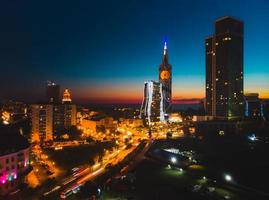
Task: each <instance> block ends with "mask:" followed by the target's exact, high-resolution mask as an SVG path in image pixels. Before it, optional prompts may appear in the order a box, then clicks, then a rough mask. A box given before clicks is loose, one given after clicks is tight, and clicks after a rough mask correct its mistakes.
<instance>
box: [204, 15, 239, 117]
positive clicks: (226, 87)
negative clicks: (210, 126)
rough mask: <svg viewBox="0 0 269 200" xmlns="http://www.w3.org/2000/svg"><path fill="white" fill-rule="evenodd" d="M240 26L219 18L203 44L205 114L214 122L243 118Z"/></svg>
mask: <svg viewBox="0 0 269 200" xmlns="http://www.w3.org/2000/svg"><path fill="white" fill-rule="evenodd" d="M243 26H244V25H243V22H241V21H238V20H236V19H234V18H231V17H223V18H221V19H218V20H217V21H216V22H215V34H214V35H213V36H210V37H208V38H207V39H206V41H205V49H206V113H207V115H211V116H214V117H215V118H220V119H221V118H222V119H233V118H240V117H243V116H244V103H243V102H244V95H243V39H244V38H243V34H244V33H243Z"/></svg>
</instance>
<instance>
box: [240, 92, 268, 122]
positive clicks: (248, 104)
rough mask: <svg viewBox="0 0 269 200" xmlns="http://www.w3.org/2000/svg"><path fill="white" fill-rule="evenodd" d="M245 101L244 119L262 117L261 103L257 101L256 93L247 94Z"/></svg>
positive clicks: (257, 95)
mask: <svg viewBox="0 0 269 200" xmlns="http://www.w3.org/2000/svg"><path fill="white" fill-rule="evenodd" d="M244 99H245V117H249V118H257V117H264V114H263V103H262V102H261V100H260V99H259V94H258V93H247V94H245V95H244Z"/></svg>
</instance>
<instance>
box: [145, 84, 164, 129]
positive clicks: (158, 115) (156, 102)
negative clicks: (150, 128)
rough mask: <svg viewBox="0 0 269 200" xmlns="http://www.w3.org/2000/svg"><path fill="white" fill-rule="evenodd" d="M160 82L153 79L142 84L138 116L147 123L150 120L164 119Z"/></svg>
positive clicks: (149, 122)
mask: <svg viewBox="0 0 269 200" xmlns="http://www.w3.org/2000/svg"><path fill="white" fill-rule="evenodd" d="M163 99H164V96H163V88H162V84H161V83H158V82H155V81H146V82H145V85H144V99H143V103H142V106H141V110H140V117H141V118H142V119H143V120H144V122H145V123H146V124H148V125H150V124H151V122H158V121H164V120H165V111H164V105H163V102H164V101H163Z"/></svg>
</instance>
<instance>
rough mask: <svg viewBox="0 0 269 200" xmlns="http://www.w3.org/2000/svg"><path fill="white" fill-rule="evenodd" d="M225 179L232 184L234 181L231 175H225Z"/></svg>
mask: <svg viewBox="0 0 269 200" xmlns="http://www.w3.org/2000/svg"><path fill="white" fill-rule="evenodd" d="M224 178H225V180H226V181H227V182H231V181H232V180H233V178H232V176H231V175H229V174H225V175H224Z"/></svg>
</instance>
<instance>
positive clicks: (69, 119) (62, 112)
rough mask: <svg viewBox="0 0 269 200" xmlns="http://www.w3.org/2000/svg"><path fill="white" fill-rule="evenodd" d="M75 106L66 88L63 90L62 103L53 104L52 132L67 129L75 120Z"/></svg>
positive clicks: (73, 124) (74, 123)
mask: <svg viewBox="0 0 269 200" xmlns="http://www.w3.org/2000/svg"><path fill="white" fill-rule="evenodd" d="M76 116H77V107H76V105H75V104H73V103H72V99H71V94H70V92H69V90H68V89H65V90H64V93H63V97H62V103H58V104H53V132H54V133H56V132H60V133H61V132H63V131H66V130H69V129H70V128H71V127H72V126H75V125H76V122H77V118H76Z"/></svg>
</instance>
